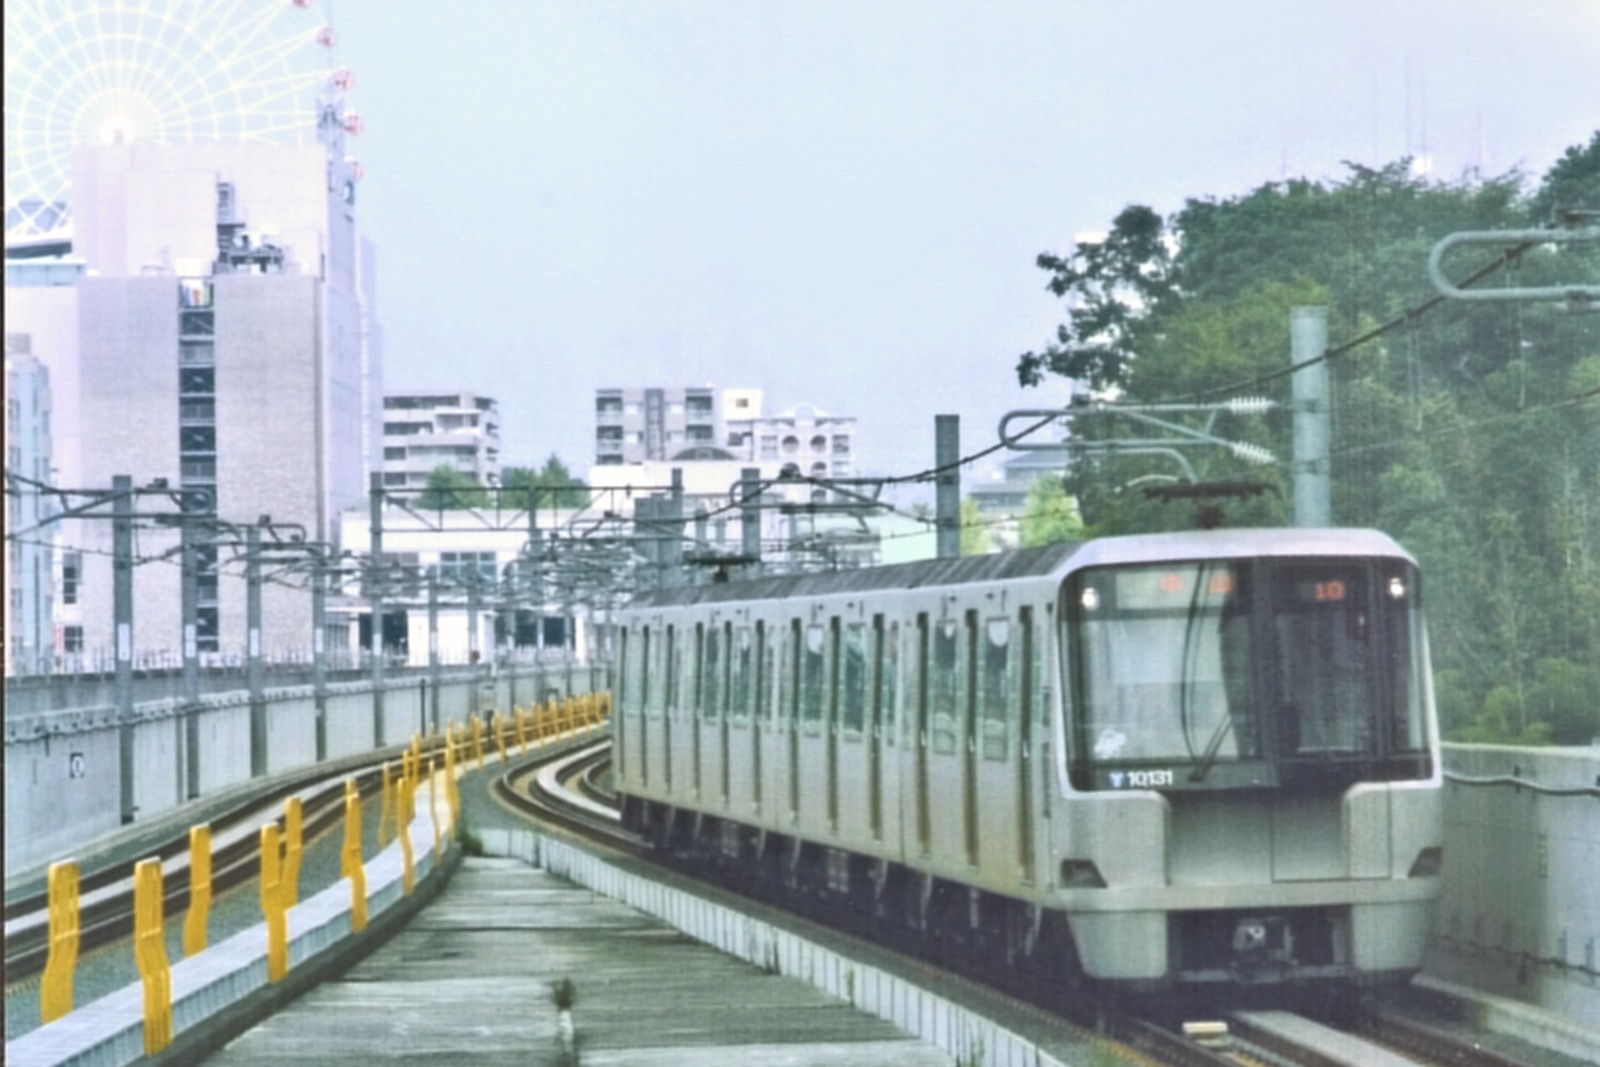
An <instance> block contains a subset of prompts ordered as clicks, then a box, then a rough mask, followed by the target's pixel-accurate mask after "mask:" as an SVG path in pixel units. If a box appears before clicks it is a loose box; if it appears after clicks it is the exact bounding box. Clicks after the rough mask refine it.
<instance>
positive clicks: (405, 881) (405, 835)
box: [400, 778, 417, 897]
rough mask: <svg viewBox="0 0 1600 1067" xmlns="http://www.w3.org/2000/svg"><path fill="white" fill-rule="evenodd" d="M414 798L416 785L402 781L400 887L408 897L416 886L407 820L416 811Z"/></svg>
mask: <svg viewBox="0 0 1600 1067" xmlns="http://www.w3.org/2000/svg"><path fill="white" fill-rule="evenodd" d="M416 796H417V786H416V783H415V782H414V781H412V780H411V779H410V778H406V779H403V780H402V782H401V786H400V810H401V811H402V812H403V813H405V814H403V815H402V816H401V818H400V886H401V889H402V890H403V891H404V892H405V895H406V896H408V897H409V896H410V895H411V891H412V890H413V889H415V888H416V886H417V860H416V856H415V855H413V854H412V849H411V819H410V818H409V816H411V815H413V814H415V813H416V810H417V802H416Z"/></svg>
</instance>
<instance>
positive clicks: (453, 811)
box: [444, 748, 461, 841]
mask: <svg viewBox="0 0 1600 1067" xmlns="http://www.w3.org/2000/svg"><path fill="white" fill-rule="evenodd" d="M444 799H445V806H446V807H448V808H449V810H450V840H452V841H454V840H455V839H456V819H457V817H458V816H459V815H460V814H461V807H460V801H459V800H458V799H457V794H456V757H455V752H454V750H452V749H449V748H446V749H445V750H444Z"/></svg>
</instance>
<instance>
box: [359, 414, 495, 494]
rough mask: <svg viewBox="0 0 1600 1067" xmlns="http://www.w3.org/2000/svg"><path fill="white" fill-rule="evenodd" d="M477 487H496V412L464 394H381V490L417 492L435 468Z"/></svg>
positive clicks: (425, 483)
mask: <svg viewBox="0 0 1600 1067" xmlns="http://www.w3.org/2000/svg"><path fill="white" fill-rule="evenodd" d="M441 465H442V466H447V467H450V468H452V469H454V470H457V471H459V472H461V473H462V474H465V475H466V476H467V477H469V478H471V479H472V480H473V481H475V482H477V483H478V484H479V485H499V484H500V406H499V405H498V404H497V403H496V402H495V399H494V398H493V397H488V396H479V395H478V394H476V393H468V392H453V393H446V392H429V393H421V392H406V393H387V394H385V395H384V398H383V484H384V486H385V487H386V488H391V489H397V490H405V489H410V490H420V489H422V488H423V487H424V486H425V485H427V483H428V475H430V474H431V473H433V470H434V468H435V467H439V466H441Z"/></svg>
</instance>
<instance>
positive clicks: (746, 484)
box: [739, 467, 761, 578]
mask: <svg viewBox="0 0 1600 1067" xmlns="http://www.w3.org/2000/svg"><path fill="white" fill-rule="evenodd" d="M739 533H740V535H741V536H742V538H743V545H742V547H743V549H744V558H745V559H747V560H751V561H752V562H750V563H749V564H748V565H747V566H748V571H747V573H748V574H749V575H750V577H752V578H759V577H761V468H760V467H744V468H741V469H740V471H739Z"/></svg>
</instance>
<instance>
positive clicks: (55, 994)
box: [39, 860, 83, 1024]
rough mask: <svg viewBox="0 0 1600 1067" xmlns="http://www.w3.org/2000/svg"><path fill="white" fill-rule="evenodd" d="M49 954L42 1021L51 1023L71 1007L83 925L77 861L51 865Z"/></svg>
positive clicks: (41, 990) (41, 1004)
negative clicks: (79, 940)
mask: <svg viewBox="0 0 1600 1067" xmlns="http://www.w3.org/2000/svg"><path fill="white" fill-rule="evenodd" d="M49 885H50V955H49V956H48V957H47V958H46V959H45V964H44V977H43V978H41V979H40V980H39V1022H40V1023H41V1024H42V1023H48V1022H53V1021H55V1020H56V1019H59V1018H61V1017H62V1016H63V1015H65V1014H67V1013H68V1012H70V1011H71V1010H72V975H73V971H74V970H75V969H76V968H77V966H78V938H79V935H80V933H81V932H82V929H83V926H82V921H81V918H80V914H79V911H78V900H79V897H78V864H77V863H76V862H75V861H73V860H66V861H63V862H61V863H52V864H51V865H50V881H49Z"/></svg>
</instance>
